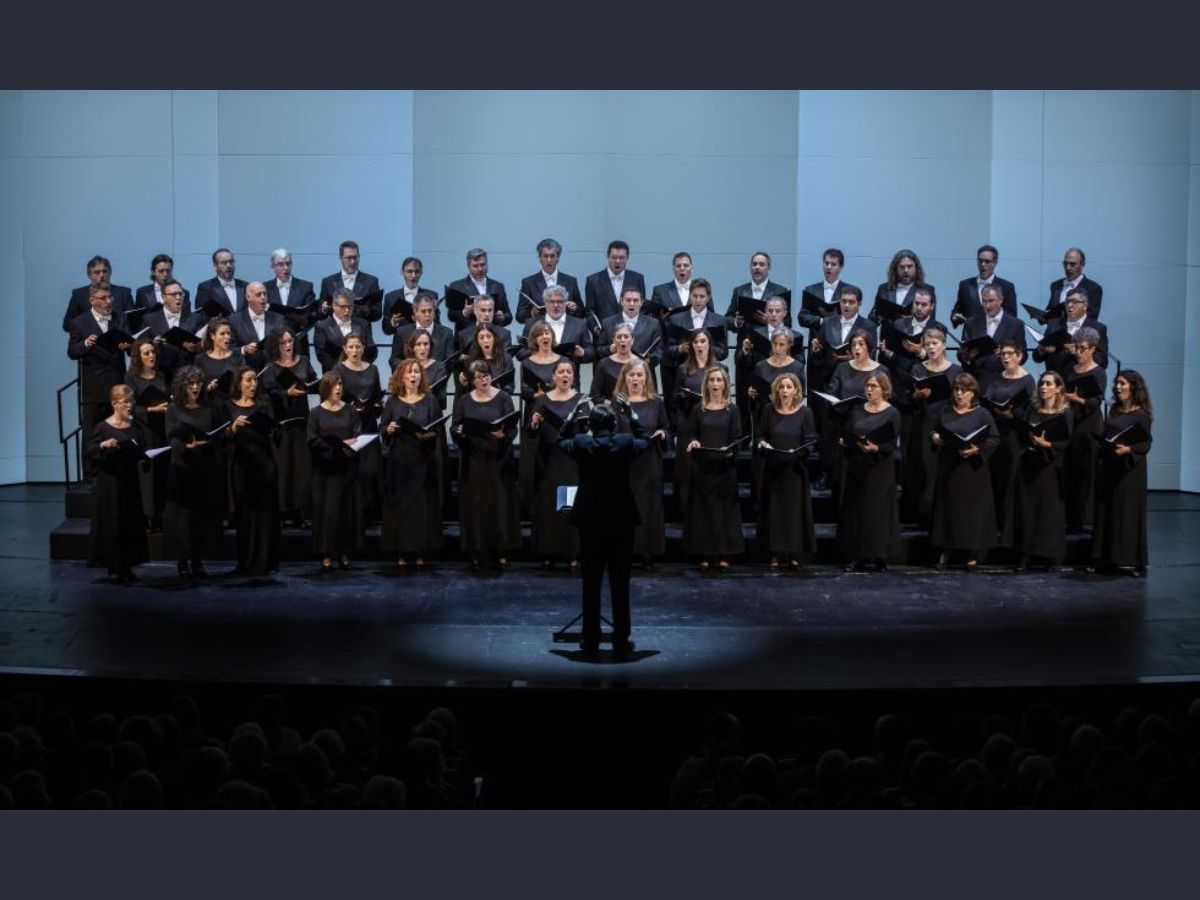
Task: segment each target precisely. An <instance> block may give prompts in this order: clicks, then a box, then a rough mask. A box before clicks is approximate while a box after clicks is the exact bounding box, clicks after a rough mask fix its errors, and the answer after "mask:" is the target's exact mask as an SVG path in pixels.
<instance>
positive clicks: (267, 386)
mask: <svg viewBox="0 0 1200 900" xmlns="http://www.w3.org/2000/svg"><path fill="white" fill-rule="evenodd" d="M263 348H264V352H265V354H266V358H267V359H269V360H270V363H269V364H268V365H267V367H266V368H265V369H264V370H263V373H262V377H261V378H260V380H259V381H260V392H261V393H265V394H267V395H268V396H269V397H270V398H271V415H272V416H273V417H274V419H275V424H276V425H277V426H278V427H277V428H276V430H275V436H274V440H273V441H272V444H271V446H272V449H273V452H274V454H275V470H276V472H277V473H278V476H279V482H278V483H279V491H278V493H279V509H280V512H281V513H282V514H283V515H285V516H287V517H289V518H290V519H291V521H292V524H294V525H296V526H297V527H303V525H304V522H305V520H306V519H307V518H308V514H309V510H310V506H311V503H312V454H311V453H310V452H309V449H308V397H309V394H310V393H312V392H313V391H314V390H315V383H316V382H317V373H316V370H315V369H313V367H312V363H310V362H309V361H308V357H307V356H297V355H296V336H295V334H293V333H292V331H291V330H290V329H287V328H281V329H276V330H275V331H272V332H271V333H270V334H268V335H267V337H266V340H265V341H263ZM309 385H312V387H309Z"/></svg>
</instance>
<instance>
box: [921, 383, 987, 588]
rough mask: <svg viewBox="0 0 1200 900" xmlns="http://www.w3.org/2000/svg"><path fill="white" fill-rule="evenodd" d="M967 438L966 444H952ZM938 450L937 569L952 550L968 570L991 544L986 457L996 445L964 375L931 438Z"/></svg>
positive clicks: (976, 394) (976, 386)
mask: <svg viewBox="0 0 1200 900" xmlns="http://www.w3.org/2000/svg"><path fill="white" fill-rule="evenodd" d="M954 435H957V436H958V437H960V438H970V440H968V441H967V442H966V443H965V444H964V443H963V442H962V441H959V440H957V439H956V438H955V437H954ZM930 440H931V441H932V442H933V444H934V446H936V447H937V448H938V469H937V482H936V484H935V486H934V492H933V529H932V531H931V532H930V534H929V540H930V543H932V544H933V545H934V546H935V547H940V548H941V551H942V553H941V556H940V557H939V559H938V566H939V567H945V566H946V565H947V564H949V562H950V557H951V555H952V554H953V553H954V551H956V550H961V551H963V552H965V554H966V557H967V568H968V569H974V568H975V567H976V566H977V565H978V563H979V558H980V557H981V556H982V555H983V554H984V553H986V552H987V551H988V550H989V549H990V548H991V547H993V546H995V544H996V510H995V507H994V506H993V504H992V476H991V473H990V472H989V470H988V457H990V456H991V455H992V453H993V452H994V451H995V449H996V445H997V444H998V443H1000V436H999V434H997V432H996V423H995V422H994V421H993V420H992V414H991V413H989V412H988V411H987V410H986V409H983V408H982V407H981V406H980V405H979V382H978V381H976V380H975V377H974V376H973V375H968V374H966V373H964V374H962V375H959V376H957V377H956V378H955V379H954V385H953V388H952V401H951V403H950V404H949V405H948V406H946V407H945V408H944V409H943V410H942V416H941V422H940V423H939V424H938V427H937V428H936V429H934V431H933V432H932V433H931V435H930Z"/></svg>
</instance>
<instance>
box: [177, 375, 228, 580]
mask: <svg viewBox="0 0 1200 900" xmlns="http://www.w3.org/2000/svg"><path fill="white" fill-rule="evenodd" d="M207 381H208V379H207V378H206V376H205V373H204V372H202V371H201V370H200V368H199V367H197V366H184V367H183V368H182V369H180V370H179V371H177V372H176V373H175V379H174V381H173V382H172V386H171V395H172V398H173V400H174V402H173V403H172V404H171V405H170V406H169V407H168V408H167V421H166V427H167V439H168V440H169V441H170V442H171V463H170V467H169V468H168V470H167V503H166V506H165V507H164V509H163V545H164V549H165V552H166V553H167V554H168V555H173V556H174V557H175V559H176V560H177V561H178V569H179V577H180V578H203V577H205V576H206V575H207V574H208V572H207V571H205V569H204V560H205V559H212V558H213V557H214V556H215V555H216V554H217V552H218V551H219V549H220V546H221V519H222V517H223V516H224V515H225V502H226V495H227V494H226V480H225V469H224V465H223V463H222V460H221V457H220V456H219V455H218V453H217V444H218V443H219V441H218V438H217V436H216V435H215V434H212V433H211V432H213V431H215V430H216V429H217V428H218V427H219V426H220V424H221V412H220V410H219V409H218V408H217V406H216V404H214V403H213V402H211V401H210V400H209V399H208V397H207V396H206V395H205V385H206V383H207ZM189 563H190V565H189Z"/></svg>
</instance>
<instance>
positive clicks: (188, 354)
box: [142, 278, 205, 381]
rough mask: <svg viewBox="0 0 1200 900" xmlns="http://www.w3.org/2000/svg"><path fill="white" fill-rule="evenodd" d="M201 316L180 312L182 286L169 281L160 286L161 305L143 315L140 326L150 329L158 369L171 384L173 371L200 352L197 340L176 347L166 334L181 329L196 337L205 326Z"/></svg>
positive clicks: (190, 360)
mask: <svg viewBox="0 0 1200 900" xmlns="http://www.w3.org/2000/svg"><path fill="white" fill-rule="evenodd" d="M204 321H205V319H204V317H203V316H201V315H198V314H196V313H192V314H191V315H188V314H187V313H185V312H184V311H183V285H182V284H180V283H179V282H178V281H176V280H175V279H174V278H172V279H171V280H170V281H168V282H167V283H166V284H164V285H163V305H162V308H161V309H155V310H152V311H151V312H148V313H146V315H145V317H144V318H143V319H142V325H143V327H145V328H149V329H150V334H151V335H152V337H153V340H154V349H155V351H156V352H157V353H158V367H159V369H161V370H162V372H163V374H164V375H166V376H167V381H170V380H171V379H172V378H173V377H174V375H175V372H176V371H177V370H178V369H180V368H182V367H183V366H186V365H190V364H191V362H192V358H193V357H194V356H195V354H196V352H197V351H198V350H199V349H200V339H199V338H196V340H194V341H189V342H187V343H185V344H184V345H183V347H182V348H181V347H177V346H176V345H175V344H172V343H170V342H168V341H167V340H166V339H165V335H166V333H167V332H168V331H170V330H171V329H172V328H182V329H183V330H184V331H190V332H192V334H195V333H196V331H197V330H199V329H200V328H201V327H203V325H204Z"/></svg>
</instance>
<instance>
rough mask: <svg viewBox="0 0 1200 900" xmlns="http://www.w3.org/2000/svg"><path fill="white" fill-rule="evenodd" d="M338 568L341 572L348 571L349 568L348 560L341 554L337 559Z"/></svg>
mask: <svg viewBox="0 0 1200 900" xmlns="http://www.w3.org/2000/svg"><path fill="white" fill-rule="evenodd" d="M338 568H339V569H341V570H342V571H343V572H345V571H348V570H349V568H350V560H349V559H347V558H346V557H344V556H343V557H342V558H341V559H339V560H338Z"/></svg>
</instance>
